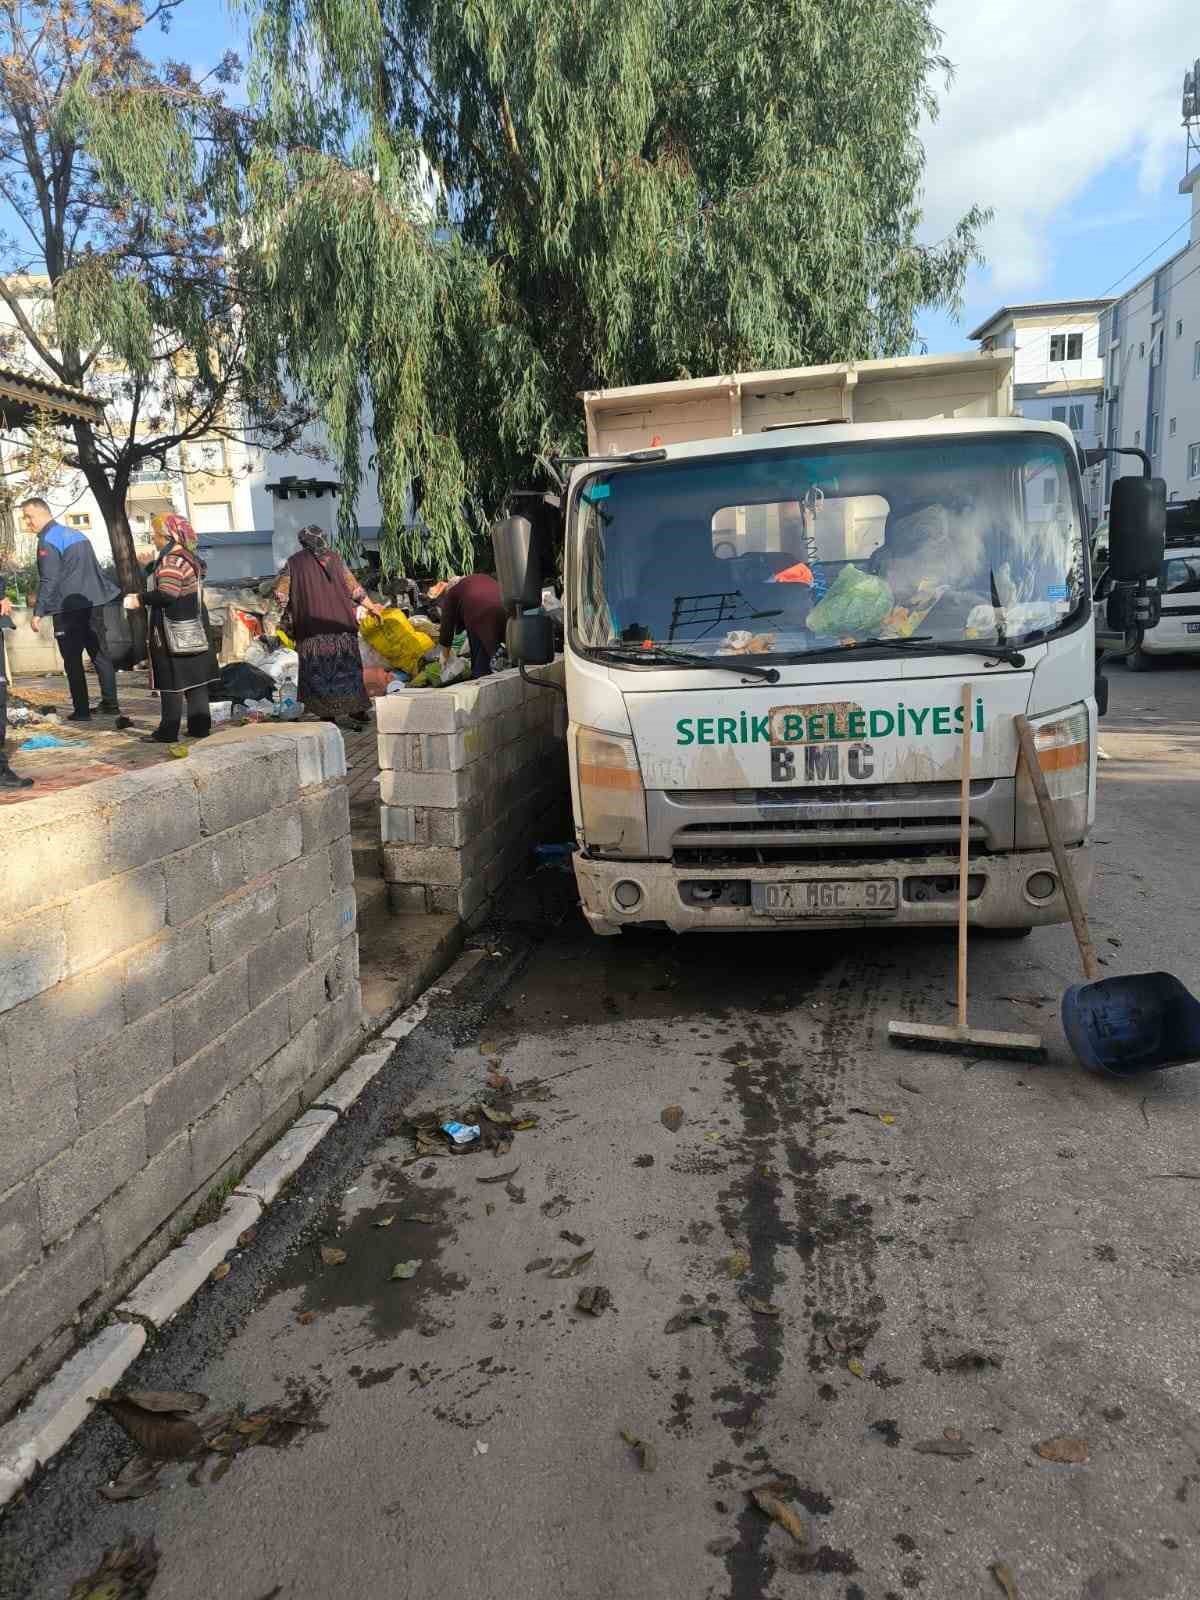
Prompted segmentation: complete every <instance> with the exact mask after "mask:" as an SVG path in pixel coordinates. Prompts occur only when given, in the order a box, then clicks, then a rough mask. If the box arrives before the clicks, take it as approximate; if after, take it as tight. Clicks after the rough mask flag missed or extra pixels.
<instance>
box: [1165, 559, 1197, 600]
mask: <svg viewBox="0 0 1200 1600" xmlns="http://www.w3.org/2000/svg"><path fill="white" fill-rule="evenodd" d="M1159 587H1160V588H1161V589H1162V591H1163V593H1164V594H1195V593H1196V592H1197V590H1200V557H1196V556H1173V557H1172V558H1171V560H1170V561H1164V562H1163V570H1162V580H1161V582H1160V584H1159Z"/></svg>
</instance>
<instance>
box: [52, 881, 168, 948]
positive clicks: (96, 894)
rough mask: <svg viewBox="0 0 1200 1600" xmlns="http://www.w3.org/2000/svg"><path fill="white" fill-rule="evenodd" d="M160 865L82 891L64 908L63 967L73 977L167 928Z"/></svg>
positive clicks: (164, 884) (165, 900) (165, 897)
mask: <svg viewBox="0 0 1200 1600" xmlns="http://www.w3.org/2000/svg"><path fill="white" fill-rule="evenodd" d="M166 921H167V886H166V881H165V879H164V877H163V868H162V864H161V863H159V862H155V863H154V864H153V865H151V866H149V867H139V868H138V870H137V871H136V872H125V873H122V875H121V876H120V877H119V878H110V879H109V880H108V882H107V883H100V884H97V885H96V886H95V887H94V888H92V889H85V890H84V892H83V893H82V894H80V895H77V896H76V897H75V898H74V899H73V900H72V901H71V902H70V903H69V904H68V906H67V913H66V928H67V968H68V971H69V972H71V973H72V974H73V975H74V974H76V973H80V972H87V971H88V970H89V969H90V968H92V967H98V966H99V965H100V963H101V962H102V961H107V960H109V958H110V957H111V956H115V955H120V953H121V952H122V951H123V950H131V949H132V948H133V947H134V945H139V944H144V943H145V942H146V940H147V939H153V938H154V936H155V934H157V933H160V932H161V931H162V929H163V928H164V927H165V926H166Z"/></svg>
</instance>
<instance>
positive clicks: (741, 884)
mask: <svg viewBox="0 0 1200 1600" xmlns="http://www.w3.org/2000/svg"><path fill="white" fill-rule="evenodd" d="M1067 855H1068V856H1069V858H1070V861H1071V866H1072V869H1073V871H1074V873H1075V878H1076V882H1077V884H1078V886H1079V894H1080V898H1081V899H1082V900H1083V901H1084V902H1085V903H1086V901H1087V896H1088V892H1089V890H1090V888H1091V880H1092V863H1091V857H1090V855H1089V853H1088V850H1087V847H1086V846H1085V845H1080V846H1078V847H1076V848H1075V849H1071V850H1068V851H1067ZM1039 875H1041V877H1042V882H1041V883H1038V882H1037V881H1036V880H1037V878H1038V876H1039ZM1046 875H1049V877H1051V878H1053V880H1054V888H1053V890H1052V892H1050V893H1049V894H1046V893H1044V892H1043V893H1041V894H1040V895H1039V894H1038V892H1037V891H1038V890H1041V891H1044V890H1045V888H1046ZM575 876H576V879H577V880H578V883H579V893H580V898H581V900H582V904H583V913H584V915H585V916H586V917H587V919H588V921H589V922H590V923H591V925H592V929H593V931H594V932H596V933H599V934H614V933H619V932H620V931H621V929H622V928H634V927H638V926H639V925H644V924H646V923H653V924H655V925H657V926H659V927H662V926H665V927H667V928H670V929H671V930H672V932H674V933H732V932H745V933H766V932H770V931H772V930H777V929H780V928H786V929H792V930H795V929H798V928H813V929H821V928H863V927H869V926H871V925H872V924H879V925H880V926H884V927H887V926H891V927H896V926H899V927H902V928H930V927H947V926H950V925H953V924H954V923H955V922H956V921H957V919H958V861H957V859H956V858H954V857H952V856H944V857H936V858H931V859H922V860H919V861H914V860H891V861H871V862H867V863H857V864H854V865H837V866H820V865H818V864H817V863H812V864H806V865H803V866H799V865H795V864H788V865H786V866H783V865H781V866H775V867H745V866H730V867H726V868H708V869H707V870H706V869H703V868H697V867H674V866H672V865H671V863H670V862H667V861H605V860H601V859H598V858H593V857H588V856H585V855H582V854H579V855H576V857H575ZM970 876H971V880H972V884H971V889H972V895H971V898H970V899H969V901H968V920H969V922H970V924H971V926H972V927H976V928H1032V927H1037V926H1040V925H1044V924H1047V923H1055V922H1066V921H1068V920H1069V915H1070V914H1069V912H1068V910H1067V902H1066V899H1065V897H1064V895H1063V892H1062V885H1061V884H1060V883H1059V881H1058V873H1057V872H1056V871H1055V867H1054V858H1053V856H1052V855H1051V854H1050V852H1049V851H1048V850H1046V851H1033V850H1031V851H1013V852H1011V853H1006V854H1004V855H980V856H976V857H975V858H973V859H972V861H971V868H970ZM879 879H895V880H897V882H898V884H899V897H898V898H899V905H898V908H897V909H896V910H895V911H887V912H866V911H858V912H853V913H850V914H848V915H842V916H836V915H835V916H826V915H824V914H823V913H822V914H817V915H807V914H806V915H804V916H800V917H795V918H791V917H778V916H765V915H761V914H759V913H758V912H756V911H755V910H754V909H753V907H752V905H751V904H750V900H751V893H752V886H753V885H754V884H755V883H763V884H765V883H781V882H804V883H812V882H821V883H830V882H839V881H840V882H845V881H850V882H857V883H861V882H866V881H869V880H879ZM1031 879H1033V880H1035V882H1034V889H1033V891H1032V892H1031V889H1030V880H1031ZM981 880H982V881H981ZM630 885H633V886H636V892H637V900H636V903H635V904H629V903H628V902H629V901H630V900H632V899H633V895H634V890H633V889H631V888H630V887H628V886H630ZM696 885H700V886H702V888H701V892H702V893H703V894H705V895H708V896H710V897H711V898H709V899H708V900H707V901H706V902H704V903H697V901H696V900H695V898H694V896H695V886H696ZM689 886H691V887H689ZM622 901H624V902H626V903H625V904H624V905H623V904H622Z"/></svg>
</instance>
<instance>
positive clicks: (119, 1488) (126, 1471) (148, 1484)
mask: <svg viewBox="0 0 1200 1600" xmlns="http://www.w3.org/2000/svg"><path fill="white" fill-rule="evenodd" d="M161 1470H162V1462H161V1461H154V1460H152V1459H151V1457H150V1456H134V1457H133V1458H132V1459H131V1460H129V1461H127V1462H126V1463H125V1465H124V1466H123V1467H122V1468H121V1470H120V1472H118V1473H117V1475H116V1477H115V1478H113V1479H112V1481H111V1482H110V1483H102V1484H101V1485H100V1493H101V1495H102V1496H103V1497H104V1499H105V1500H141V1499H143V1498H144V1497H145V1496H146V1495H148V1494H153V1493H154V1491H155V1489H157V1488H158V1475H159V1473H160V1472H161Z"/></svg>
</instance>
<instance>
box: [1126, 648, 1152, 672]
mask: <svg viewBox="0 0 1200 1600" xmlns="http://www.w3.org/2000/svg"><path fill="white" fill-rule="evenodd" d="M1125 665H1126V666H1127V667H1128V668H1129V670H1130V672H1152V671H1153V670H1154V657H1153V656H1148V655H1147V654H1146V652H1145V651H1144V650H1143V649H1142V647H1141V645H1140V644H1138V645H1134V647H1133V650H1132V651H1131V652H1130V654H1129V655H1127V656H1126V657H1125Z"/></svg>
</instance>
